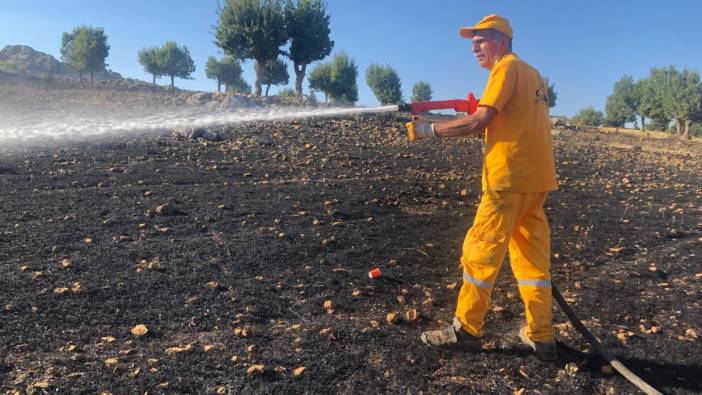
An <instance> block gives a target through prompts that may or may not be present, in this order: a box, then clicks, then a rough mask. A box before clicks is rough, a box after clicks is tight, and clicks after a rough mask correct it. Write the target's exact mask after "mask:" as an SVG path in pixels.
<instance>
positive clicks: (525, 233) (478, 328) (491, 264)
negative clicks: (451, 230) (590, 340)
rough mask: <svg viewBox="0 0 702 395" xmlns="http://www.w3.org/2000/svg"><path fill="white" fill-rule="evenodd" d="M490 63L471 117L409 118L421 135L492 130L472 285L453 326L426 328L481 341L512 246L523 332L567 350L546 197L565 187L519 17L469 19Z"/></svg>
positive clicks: (473, 343)
mask: <svg viewBox="0 0 702 395" xmlns="http://www.w3.org/2000/svg"><path fill="white" fill-rule="evenodd" d="M460 35H461V36H463V37H465V38H470V39H472V40H473V44H472V51H473V54H474V55H475V58H476V59H477V61H478V63H479V64H480V66H481V67H484V68H486V69H488V70H490V77H489V79H488V83H487V86H486V88H485V91H484V92H483V95H482V97H481V98H480V103H479V105H478V109H477V110H476V111H475V112H474V113H473V114H471V115H469V116H467V117H460V118H457V119H455V120H452V121H447V122H441V123H428V122H426V121H421V120H417V121H414V122H412V123H410V124H408V125H407V126H408V129H412V130H410V133H414V135H415V137H416V138H436V137H459V136H470V135H476V134H478V133H482V132H483V131H485V137H484V139H485V157H484V162H483V174H482V191H483V195H482V198H481V201H480V206H479V208H478V211H477V213H476V216H475V221H474V223H473V226H472V227H471V228H470V230H469V231H468V234H467V235H466V238H465V241H464V242H463V255H462V257H461V263H462V265H463V286H462V287H461V291H460V293H459V295H458V301H457V306H456V313H455V318H454V322H453V325H452V326H451V327H448V328H445V329H442V330H435V331H427V332H424V333H422V336H421V339H422V341H423V342H424V343H426V344H429V345H431V346H443V347H453V348H458V349H462V350H470V351H478V350H480V348H481V341H480V337H481V336H482V335H483V318H484V316H485V313H486V311H487V308H488V302H489V300H490V294H491V292H492V288H493V285H494V282H495V279H496V278H497V274H498V272H499V269H500V266H501V265H502V261H503V260H504V257H505V254H506V253H507V251H508V250H509V256H510V262H511V265H512V271H513V273H514V275H515V277H516V278H517V281H518V284H519V293H520V295H521V298H522V300H523V302H524V306H525V310H526V318H527V324H526V326H524V327H522V328H521V329H520V331H519V337H520V339H521V341H522V342H523V343H525V344H527V345H528V346H530V347H531V348H532V350H534V351H535V352H536V354H537V356H539V357H540V358H541V359H544V360H553V359H556V358H557V354H556V343H555V341H554V335H553V326H552V316H551V302H552V300H551V275H550V255H551V254H550V230H549V226H548V221H547V219H546V215H545V213H544V209H543V204H544V201H545V200H546V196H547V195H548V192H549V191H553V190H555V189H556V188H557V183H556V174H555V167H554V162H553V144H552V141H551V127H550V122H549V115H548V96H547V90H546V87H545V86H544V83H543V80H542V79H541V76H540V75H539V73H538V72H537V71H536V70H535V69H534V68H533V67H531V66H530V65H528V64H527V63H526V62H524V61H523V60H521V59H519V58H518V57H517V55H515V54H514V53H512V27H511V26H510V23H509V21H508V20H507V19H506V18H503V17H501V16H498V15H489V16H486V17H485V18H483V19H482V20H481V21H480V22H479V23H478V24H477V25H475V26H469V27H464V28H461V29H460Z"/></svg>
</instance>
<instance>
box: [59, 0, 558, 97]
mask: <svg viewBox="0 0 702 395" xmlns="http://www.w3.org/2000/svg"><path fill="white" fill-rule="evenodd" d="M217 12H218V22H217V25H216V26H215V31H214V36H215V40H214V42H215V44H216V45H217V46H218V47H219V48H221V50H222V51H223V53H224V56H223V57H222V58H220V59H217V58H215V57H214V56H210V57H208V59H207V63H206V66H205V75H206V76H207V78H209V79H212V80H214V81H216V82H217V90H218V91H221V88H222V85H224V87H225V90H226V91H231V92H239V93H248V92H250V91H251V87H250V86H249V85H248V84H247V83H246V81H244V80H243V78H242V62H244V61H246V60H253V61H254V70H255V73H256V80H255V83H254V87H253V89H254V93H255V94H256V95H257V96H260V95H262V94H263V86H266V89H265V94H266V95H268V92H269V89H270V86H271V85H280V84H288V82H289V80H290V75H289V74H288V70H287V65H286V63H285V61H284V60H283V58H287V59H289V60H290V61H291V62H292V65H293V70H294V74H295V91H294V92H295V96H296V97H297V98H302V86H303V81H304V78H305V75H306V73H307V68H308V66H309V65H310V64H312V63H314V62H317V64H316V66H315V67H314V68H313V69H312V70H311V71H310V73H309V80H308V83H309V88H310V89H311V90H312V92H313V94H312V96H314V92H315V91H318V92H321V93H323V94H324V96H325V99H326V100H327V101H329V100H331V101H334V102H345V103H350V104H353V103H355V102H356V101H358V85H357V79H358V67H357V65H356V62H355V61H354V59H353V58H352V57H351V56H349V55H348V54H347V53H346V52H345V51H343V50H341V51H339V52H337V54H336V55H335V56H334V57H333V58H332V59H331V60H330V61H327V62H323V60H324V59H325V58H326V57H327V56H328V55H330V53H331V51H332V49H333V47H334V41H333V40H331V36H330V34H331V31H330V28H329V21H330V16H329V14H328V13H327V6H326V3H325V2H324V0H225V1H224V2H223V4H222V5H221V6H219V8H218V10H217ZM109 49H110V47H109V45H108V44H107V36H106V35H105V33H104V31H103V29H102V28H94V27H90V26H80V27H78V28H75V29H74V30H73V32H71V33H64V37H63V41H62V48H61V54H62V57H63V60H64V61H66V62H67V63H68V64H69V66H71V67H73V68H74V69H76V70H77V71H78V72H79V73H80V78H81V83H82V82H83V73H84V72H90V75H91V83H92V76H93V73H94V71H97V70H104V69H105V66H106V63H105V60H106V58H107V55H108V52H109ZM137 59H138V61H139V63H140V64H141V65H142V67H143V69H144V71H145V72H146V73H148V74H151V75H152V76H153V79H152V83H153V85H154V87H155V86H156V80H157V79H158V78H160V77H163V76H168V77H170V88H171V90H172V91H174V90H175V82H174V80H175V78H183V79H192V74H193V73H194V72H195V64H194V62H193V59H192V57H191V56H190V52H189V51H188V48H187V47H186V46H184V45H179V44H178V43H176V42H174V41H167V42H166V43H164V44H163V45H162V46H152V47H146V48H143V49H141V50H140V51H139V52H138V54H137ZM365 80H366V83H367V85H368V86H369V87H370V88H371V90H372V92H373V94H374V95H375V96H376V98H377V99H378V101H379V102H380V103H381V104H383V105H385V104H395V103H398V102H401V101H403V97H402V83H401V81H400V78H399V75H398V73H397V71H396V70H395V69H394V68H392V67H391V66H389V65H385V66H383V65H379V64H371V65H370V66H369V67H368V68H367V70H366V73H365ZM544 82H545V84H546V86H547V87H548V90H549V98H551V106H553V105H555V98H556V93H555V91H554V85H553V84H550V83H549V82H548V79H547V78H546V79H545V81H544ZM286 94H287V93H286ZM431 97H432V89H431V86H430V85H429V83H428V82H426V81H419V82H417V83H416V84H415V85H414V86H413V87H412V97H411V100H412V101H423V100H431Z"/></svg>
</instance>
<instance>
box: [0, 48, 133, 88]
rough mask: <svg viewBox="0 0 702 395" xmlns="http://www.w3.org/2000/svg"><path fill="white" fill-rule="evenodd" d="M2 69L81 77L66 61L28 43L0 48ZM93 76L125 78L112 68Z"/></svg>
mask: <svg viewBox="0 0 702 395" xmlns="http://www.w3.org/2000/svg"><path fill="white" fill-rule="evenodd" d="M0 70H2V71H4V72H6V73H12V74H21V75H25V76H30V77H38V78H46V79H59V80H72V81H77V80H78V79H79V76H78V72H76V71H75V70H73V69H71V68H70V67H68V65H67V64H66V63H63V62H61V61H59V60H57V59H56V58H54V57H53V56H51V55H49V54H47V53H44V52H40V51H37V50H35V49H34V48H32V47H29V46H26V45H7V46H5V48H3V49H2V50H0ZM93 78H94V79H95V80H97V81H115V80H122V79H123V78H122V76H121V75H120V74H119V73H115V72H114V71H110V70H107V71H100V72H96V73H95V74H94V76H93Z"/></svg>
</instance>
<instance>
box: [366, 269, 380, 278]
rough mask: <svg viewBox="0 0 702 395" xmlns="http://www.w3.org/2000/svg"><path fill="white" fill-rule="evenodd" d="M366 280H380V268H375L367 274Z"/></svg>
mask: <svg viewBox="0 0 702 395" xmlns="http://www.w3.org/2000/svg"><path fill="white" fill-rule="evenodd" d="M368 278H380V268H379V267H376V268H375V269H372V270H371V271H369V272H368Z"/></svg>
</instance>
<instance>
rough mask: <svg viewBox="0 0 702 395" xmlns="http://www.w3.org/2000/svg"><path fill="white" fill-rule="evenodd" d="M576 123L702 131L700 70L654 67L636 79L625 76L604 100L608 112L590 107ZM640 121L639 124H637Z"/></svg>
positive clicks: (684, 132)
mask: <svg viewBox="0 0 702 395" xmlns="http://www.w3.org/2000/svg"><path fill="white" fill-rule="evenodd" d="M573 122H574V123H575V124H576V125H582V126H601V125H605V126H612V127H624V125H625V124H626V123H627V122H633V123H634V127H635V128H636V127H637V126H639V127H640V128H641V130H642V131H644V130H646V127H647V126H648V127H649V128H651V129H654V130H663V131H669V130H670V131H674V132H675V133H676V134H677V135H678V136H680V137H683V138H690V137H691V135H692V133H694V132H697V133H699V132H700V131H701V130H702V83H701V82H700V75H699V73H698V72H697V71H694V70H689V69H687V68H684V69H683V70H678V69H676V68H675V66H668V67H654V68H652V69H651V70H650V72H649V75H648V76H646V77H644V78H641V79H639V80H638V81H634V78H633V77H632V76H631V75H624V76H622V77H621V78H620V79H619V80H618V81H617V82H616V83H615V84H614V87H613V89H612V94H611V95H609V96H608V97H607V100H606V102H605V112H604V113H603V112H601V111H598V110H596V109H595V108H594V107H592V106H589V107H586V108H583V109H581V110H580V111H579V112H578V113H577V114H576V115H575V116H574V117H573ZM638 122H640V124H638Z"/></svg>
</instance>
